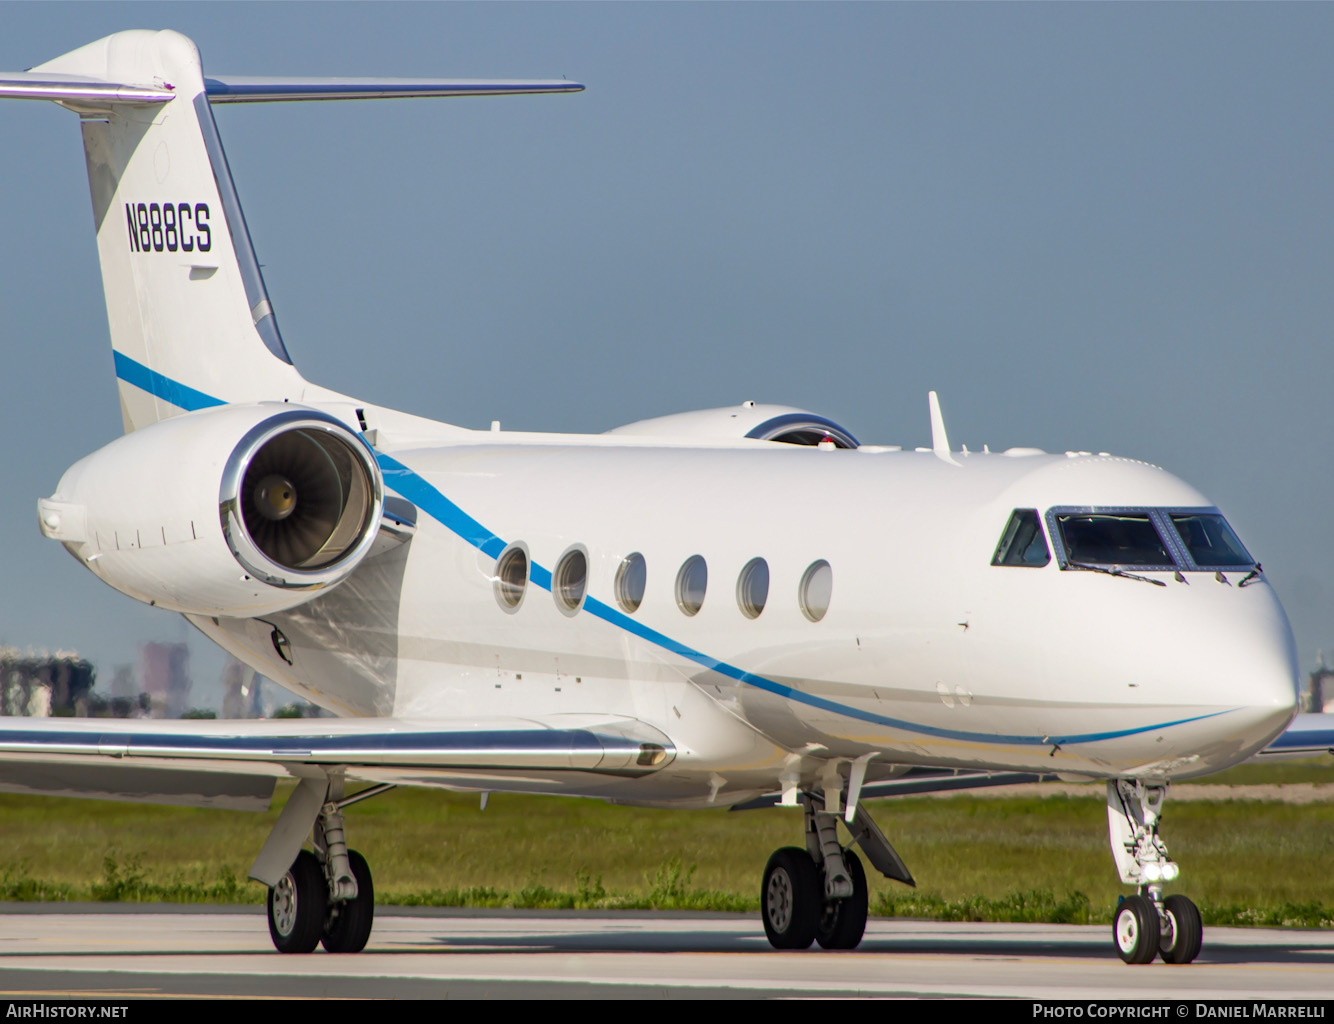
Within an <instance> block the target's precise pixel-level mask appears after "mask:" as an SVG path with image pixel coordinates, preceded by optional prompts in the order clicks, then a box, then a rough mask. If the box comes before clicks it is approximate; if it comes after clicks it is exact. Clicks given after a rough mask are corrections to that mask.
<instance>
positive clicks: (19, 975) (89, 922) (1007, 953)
mask: <svg viewBox="0 0 1334 1024" xmlns="http://www.w3.org/2000/svg"><path fill="white" fill-rule="evenodd" d="M803 995H817V996H984V997H1009V998H1022V999H1033V998H1045V999H1117V1000H1121V999H1127V998H1147V999H1155V998H1157V999H1237V1000H1250V999H1263V998H1266V997H1278V998H1287V999H1301V998H1331V997H1334V931H1308V930H1278V929H1253V930H1252V929H1237V928H1215V929H1208V930H1207V931H1206V933H1205V946H1204V952H1203V954H1202V955H1201V957H1200V959H1199V960H1198V961H1197V962H1196V963H1195V964H1193V965H1191V966H1189V967H1172V966H1167V965H1164V964H1161V963H1155V964H1152V965H1150V966H1146V967H1129V966H1126V965H1125V964H1123V963H1121V961H1120V960H1119V959H1117V957H1116V954H1115V952H1114V951H1113V949H1112V944H1111V928H1110V926H1105V927H1104V926H1094V927H1078V926H1062V925H1010V924H942V923H937V922H922V921H901V920H872V922H871V924H870V925H869V926H868V929H867V936H866V939H865V940H864V941H863V943H862V946H861V948H860V949H858V950H857V951H855V952H851V953H827V952H822V951H820V950H818V949H815V950H812V951H810V952H804V953H787V952H777V951H775V950H772V949H770V948H769V946H768V944H767V943H766V942H765V939H764V933H763V930H762V929H761V927H760V923H759V920H758V917H750V916H741V915H733V914H680V913H663V914H641V913H627V912H607V913H580V912H561V911H476V910H467V911H460V910H455V911H439V910H432V911H414V910H405V909H402V908H393V907H385V908H381V909H380V911H379V912H378V914H377V916H376V920H375V930H374V932H373V933H372V934H371V940H370V945H369V947H368V948H367V951H366V952H364V953H360V954H355V955H341V956H332V955H330V954H327V953H324V952H323V951H320V952H316V953H313V954H310V955H308V956H282V955H280V954H278V953H276V952H274V951H273V948H272V946H271V945H270V943H269V936H268V931H267V925H266V923H265V918H264V914H263V911H262V909H259V908H249V907H247V908H195V907H189V908H186V907H162V906H152V905H137V906H136V905H124V904H104V905H74V906H71V905H60V904H0V996H4V997H9V998H14V997H33V998H41V997H47V998H51V997H68V996H76V997H78V996H83V997H92V998H124V997H136V998H143V997H154V996H178V997H179V996H202V997H210V998H218V997H261V998H270V997H297V998H309V997H320V996H326V997H360V998H366V997H369V998H492V999H496V998H544V999H546V998H598V997H608V998H625V997H651V998H695V997H714V998H716V997H720V996H723V997H740V998H755V997H774V996H778V997H783V996H803Z"/></svg>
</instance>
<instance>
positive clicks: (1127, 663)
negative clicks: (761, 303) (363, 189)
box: [0, 31, 1334, 963]
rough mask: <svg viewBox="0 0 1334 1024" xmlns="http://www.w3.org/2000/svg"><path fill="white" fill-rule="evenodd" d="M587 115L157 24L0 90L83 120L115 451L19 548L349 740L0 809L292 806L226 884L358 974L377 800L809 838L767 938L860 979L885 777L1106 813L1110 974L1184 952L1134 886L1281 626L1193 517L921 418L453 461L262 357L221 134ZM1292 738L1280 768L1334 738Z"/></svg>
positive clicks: (4, 777)
mask: <svg viewBox="0 0 1334 1024" xmlns="http://www.w3.org/2000/svg"><path fill="white" fill-rule="evenodd" d="M580 88H582V87H581V86H579V85H576V84H574V83H571V82H565V81H504V82H488V81H442V80H405V79H390V80H370V79H347V80H325V79H263V80H260V79H253V78H228V77H219V78H214V77H209V76H206V75H205V74H204V72H203V70H202V67H201V63H200V57H199V53H198V51H197V50H196V48H195V46H194V44H193V43H192V42H191V41H190V40H189V39H186V38H185V37H184V36H181V35H179V34H177V33H175V32H147V31H131V32H121V33H117V34H116V35H113V36H110V37H108V38H106V39H102V40H99V41H98V42H95V43H91V44H89V45H88V46H85V47H82V48H80V49H78V50H75V51H73V52H72V53H68V54H65V55H64V56H62V57H58V58H56V59H55V60H52V61H50V62H48V63H46V64H43V65H41V66H40V67H37V68H34V69H32V70H30V71H27V72H21V73H7V74H3V75H0V95H3V96H8V97H15V98H28V99H43V100H51V101H54V102H56V103H58V104H59V105H60V106H62V107H65V108H67V109H69V110H71V111H73V112H75V113H76V114H78V116H79V121H80V127H81V129H82V132H83V142H84V149H85V152H86V154H87V164H88V176H89V183H90V188H91V193H92V205H93V216H94V221H95V224H96V228H97V245H98V252H99V255H100V257H101V266H102V276H103V285H104V288H105V293H106V303H107V316H108V320H109V323H110V331H111V343H112V349H113V353H114V361H115V368H116V375H117V378H118V387H119V389H120V404H121V411H122V414H123V417H124V422H125V431H126V433H125V435H124V436H123V437H121V438H119V439H117V440H114V441H112V442H111V443H110V444H108V445H106V446H105V447H103V448H100V449H98V450H97V451H95V452H93V453H92V454H91V455H89V456H87V457H86V458H84V459H81V460H80V461H79V462H77V463H75V464H74V465H73V466H72V467H70V469H69V470H68V471H66V473H65V475H64V476H63V477H62V478H61V480H60V484H59V486H58V487H57V489H56V491H55V493H54V495H52V496H51V497H50V498H47V499H43V500H42V501H40V502H39V518H40V525H41V530H42V532H43V534H45V535H46V536H47V537H49V538H51V539H53V540H55V541H59V542H60V543H61V544H63V545H64V546H65V548H66V549H67V550H68V551H69V552H70V554H72V555H73V556H74V557H75V558H77V559H78V560H79V561H80V562H81V563H82V564H84V565H85V566H87V568H88V569H89V570H90V571H91V572H93V573H94V574H96V575H97V576H98V577H99V578H100V579H102V580H104V581H105V582H106V583H108V584H110V585H111V586H112V587H114V588H115V589H117V590H119V591H121V592H122V593H125V594H128V595H130V596H131V597H134V598H136V599H137V600H140V601H143V602H146V603H148V604H150V605H156V606H158V607H160V608H166V609H170V610H172V611H176V612H180V613H181V614H183V615H185V616H186V618H187V619H189V621H190V622H191V623H193V624H194V625H195V626H197V627H198V628H199V629H200V630H201V631H202V632H203V633H205V634H206V635H207V636H209V637H210V638H212V639H213V640H214V641H216V642H217V643H218V644H219V645H221V646H222V647H223V648H225V649H226V650H227V651H229V652H230V653H231V654H233V655H235V656H236V657H237V658H240V659H241V660H242V661H244V662H246V663H247V664H249V665H251V666H253V667H254V668H255V669H256V670H257V671H258V672H261V673H263V674H264V675H266V676H269V677H270V678H272V679H274V680H277V681H278V682H280V683H282V685H284V686H286V687H288V688H289V689H291V690H292V691H294V692H296V693H298V694H301V695H302V696H303V697H305V698H307V699H308V700H310V701H313V702H314V703H316V704H318V705H320V706H321V707H324V708H327V709H330V710H332V711H334V712H336V713H337V714H338V715H339V716H341V717H339V718H337V719H324V720H312V721H296V722H292V721H273V722H232V721H218V722H189V723H185V722H166V721H163V722H144V721H115V720H106V719H102V720H68V719H66V720H29V719H13V720H8V721H6V722H5V723H4V724H3V727H2V728H0V784H2V785H3V787H4V788H6V789H9V790H18V791H23V792H35V793H52V794H63V795H84V796H92V797H100V798H108V799H116V798H119V799H139V800H158V801H163V802H173V803H181V804H192V805H200V806H219V807H238V808H251V809H262V808H264V807H267V805H268V801H269V799H270V797H271V795H272V793H273V789H274V782H275V780H276V779H279V778H286V779H295V780H296V782H297V785H296V789H295V791H294V792H293V794H292V796H291V798H290V799H289V800H288V802H287V804H286V806H285V808H284V810H283V812H282V814H281V816H280V817H279V819H278V821H277V824H276V825H275V827H274V829H273V832H272V834H271V835H270V836H269V838H268V839H267V841H266V842H265V844H264V846H263V848H262V849H261V850H260V852H259V855H258V857H257V859H256V860H255V863H254V865H253V867H252V869H251V875H252V877H254V878H256V879H258V880H259V881H261V882H263V883H265V884H266V885H268V886H269V887H270V889H269V901H268V905H269V926H270V932H271V934H272V937H273V941H274V944H275V945H276V946H277V948H278V949H279V950H282V951H284V952H293V953H295V952H309V951H311V950H313V949H314V948H315V947H316V946H317V945H318V944H320V943H322V944H323V945H324V947H325V948H326V949H328V950H331V951H345V952H346V951H356V950H360V949H361V948H362V947H363V946H364V945H365V944H366V941H367V938H368V936H369V934H370V929H371V921H372V914H373V895H372V881H371V873H370V869H369V867H368V866H367V864H366V861H365V860H364V858H362V857H361V856H360V855H359V854H358V853H357V852H356V851H355V850H352V849H349V847H348V842H347V838H346V827H347V826H346V825H345V820H344V812H345V810H346V809H347V808H348V807H349V806H350V805H351V804H354V803H355V802H357V801H359V800H363V799H367V798H370V797H373V796H374V795H376V794H378V793H382V792H384V791H385V790H388V789H390V788H392V787H394V786H399V785H410V786H426V787H436V788H440V789H447V790H456V791H457V790H465V791H474V792H480V793H488V792H491V791H511V792H525V793H556V794H566V795H578V796H585V797H595V798H598V799H602V800H607V801H611V802H613V803H627V804H636V805H649V806H660V807H699V808H707V807H727V806H736V805H739V804H745V803H759V804H762V803H764V802H766V801H770V802H780V803H782V804H785V805H798V806H801V807H802V808H804V811H805V836H804V842H801V844H800V845H796V846H792V847H787V848H784V849H781V850H778V851H777V852H775V853H774V855H773V856H772V858H771V859H770V861H769V864H768V866H767V868H766V869H765V872H764V877H763V883H762V890H761V891H762V917H763V922H764V928H765V931H766V933H767V935H768V937H769V940H770V942H772V944H773V945H774V946H776V947H779V948H786V949H797V948H806V947H808V946H810V945H811V943H812V942H818V943H819V944H820V945H821V946H823V947H825V948H836V949H850V948H853V947H855V946H856V945H857V944H858V943H859V942H860V940H861V937H862V932H863V928H864V926H865V923H866V915H867V886H866V875H865V872H864V870H863V868H862V864H861V861H860V859H859V857H858V856H857V854H856V853H854V852H853V850H852V847H853V846H854V845H855V846H860V848H861V850H862V852H863V854H864V856H866V857H867V859H869V861H870V863H871V865H872V866H873V867H874V868H875V869H877V870H879V871H880V872H882V873H883V874H884V875H886V876H888V877H889V878H892V879H897V880H899V881H902V882H906V883H908V884H913V879H912V875H911V874H910V873H909V871H908V869H907V867H906V866H905V865H904V863H903V862H902V860H901V859H900V858H899V856H898V855H897V853H895V851H894V849H893V847H892V846H891V845H890V842H889V840H888V839H887V838H886V837H885V835H884V833H883V832H882V831H881V830H880V829H879V828H878V827H877V826H876V824H875V823H874V822H873V821H872V819H871V817H870V816H869V815H868V813H867V809H866V804H865V802H864V798H865V797H866V796H867V795H871V794H874V793H876V792H878V791H879V790H878V789H877V787H881V786H884V785H886V784H889V783H890V782H891V781H892V780H893V779H895V778H896V777H902V776H905V775H907V774H908V773H911V772H915V771H920V770H921V769H926V768H929V769H935V770H936V771H938V772H940V771H943V772H946V773H948V772H956V773H957V772H966V773H970V774H971V776H972V777H978V776H979V775H986V773H995V774H993V775H992V776H991V777H992V778H993V779H1012V778H1017V777H1021V776H1023V775H1024V774H1028V775H1034V776H1039V775H1040V776H1046V775H1052V774H1059V775H1060V776H1062V777H1066V778H1078V779H1101V780H1106V785H1107V794H1108V820H1109V823H1110V832H1111V845H1112V852H1113V854H1114V856H1115V860H1116V863H1117V867H1118V869H1119V871H1120V874H1121V878H1122V881H1123V882H1124V883H1126V884H1127V885H1129V886H1133V887H1134V888H1135V890H1136V892H1135V894H1134V895H1131V896H1129V897H1127V898H1125V899H1123V900H1122V901H1121V902H1120V903H1119V905H1118V907H1117V909H1116V911H1115V915H1114V917H1115V922H1114V934H1115V939H1116V946H1117V950H1118V952H1119V953H1120V955H1121V957H1122V958H1123V959H1125V960H1127V961H1129V962H1139V963H1143V962H1148V961H1150V960H1152V959H1154V958H1155V957H1156V956H1161V957H1162V958H1163V959H1164V960H1167V961H1171V962H1174V963H1186V962H1189V961H1191V960H1193V959H1194V958H1195V956H1196V955H1197V954H1198V952H1199V949H1200V942H1201V925H1200V916H1199V912H1198V911H1197V909H1196V907H1195V905H1194V904H1193V903H1192V902H1191V901H1190V900H1189V899H1187V898H1186V897H1185V896H1182V895H1179V894H1174V895H1168V896H1164V894H1163V887H1164V884H1165V883H1168V882H1170V881H1172V880H1173V879H1174V878H1175V877H1176V875H1177V867H1176V865H1175V864H1174V863H1173V862H1172V861H1171V859H1170V858H1169V857H1168V853H1167V848H1166V846H1165V845H1164V842H1163V839H1162V837H1161V836H1160V834H1159V828H1158V824H1159V816H1160V814H1161V811H1162V807H1163V799H1164V796H1165V795H1166V793H1167V790H1168V786H1169V783H1170V782H1171V781H1173V780H1175V779H1181V778H1189V777H1192V776H1196V775H1204V774H1207V773H1209V772H1214V771H1217V770H1219V769H1221V768H1225V767H1227V766H1229V765H1232V764H1235V763H1237V762H1238V761H1240V760H1242V759H1244V758H1247V757H1249V756H1251V755H1252V754H1254V753H1256V752H1257V751H1260V750H1262V749H1264V748H1265V747H1266V746H1267V745H1268V744H1270V743H1271V742H1272V741H1274V740H1275V738H1276V737H1279V736H1280V734H1283V733H1284V730H1285V728H1286V727H1287V726H1288V724H1289V722H1290V720H1291V719H1292V717H1293V714H1294V711H1295V709H1296V701H1297V689H1296V673H1297V669H1296V660H1295V655H1294V647H1293V640H1292V635H1291V631H1290V629H1289V627H1288V623H1287V620H1286V618H1285V616H1284V613H1283V610H1282V608H1281V607H1280V606H1279V602H1278V600H1277V599H1276V598H1275V596H1274V593H1273V591H1272V590H1271V588H1270V586H1269V585H1268V583H1267V582H1266V581H1265V577H1264V575H1263V573H1262V572H1261V569H1260V566H1259V565H1258V564H1257V563H1256V562H1255V561H1254V559H1253V558H1252V557H1251V555H1250V554H1249V553H1248V552H1247V550H1246V549H1245V548H1244V547H1243V545H1242V543H1241V541H1240V540H1239V539H1238V538H1237V536H1236V534H1235V533H1234V532H1233V531H1232V529H1231V528H1230V527H1229V526H1228V523H1227V521H1226V519H1225V518H1224V517H1223V515H1222V514H1221V513H1220V512H1219V510H1218V509H1217V508H1216V507H1214V505H1213V503H1212V502H1210V501H1209V499H1208V498H1206V497H1205V496H1204V495H1202V494H1200V493H1199V492H1198V491H1196V490H1195V489H1194V488H1192V487H1190V486H1188V485H1187V484H1185V483H1183V482H1181V481H1180V480H1178V479H1177V478H1175V477H1173V476H1172V475H1170V474H1168V473H1166V472H1164V471H1163V470H1161V469H1159V468H1157V467H1156V466H1151V465H1147V464H1145V463H1142V462H1137V461H1135V460H1133V459H1127V458H1118V457H1113V456H1111V455H1107V454H1105V453H1100V454H1090V453H1087V452H1066V453H1063V454H1046V453H1044V452H1041V451H1037V450H1034V449H1010V450H1009V451H1005V452H1000V453H993V452H987V451H983V452H981V453H977V452H968V451H954V450H953V449H952V448H951V446H950V445H949V443H948V441H947V438H946V432H945V427H944V422H943V420H942V418H941V416H940V409H939V404H938V403H937V402H936V400H935V396H934V394H932V396H931V401H930V403H929V411H930V413H931V423H932V437H933V444H932V447H931V448H926V449H918V450H917V451H901V450H899V449H897V448H887V447H874V446H866V445H860V446H859V445H858V443H857V441H856V439H854V438H853V437H852V435H851V434H849V433H848V431H846V430H844V429H843V428H841V427H840V426H839V425H838V424H837V423H834V422H832V421H830V420H827V419H824V418H822V417H820V416H816V415H813V414H810V413H807V412H804V411H801V410H798V409H791V408H786V407H774V406H764V405H756V404H754V403H751V402H747V403H744V404H742V405H740V406H738V407H736V408H731V409H722V410H710V411H705V412H697V413H686V414H683V415H679V416H669V417H665V418H662V419H657V420H648V421H644V422H640V423H633V424H630V425H628V426H624V427H620V428H618V429H616V430H613V431H610V432H608V433H606V434H601V435H594V436H586V435H566V434H530V433H512V432H502V431H500V430H499V429H493V430H490V431H473V430H467V429H464V428H461V427H456V426H451V425H449V424H446V423H438V422H435V421H432V420H427V419H423V418H419V417H416V416H411V415H407V414H404V413H400V412H396V411H394V410H392V409H387V408H381V407H378V406H374V405H371V404H369V403H367V402H363V401H359V400H357V399H356V398H353V397H349V396H346V395H342V394H337V393H335V392H332V391H329V390H326V389H325V388H322V387H320V386H319V385H317V384H314V383H311V382H309V381H308V380H306V378H305V377H304V376H303V375H302V374H301V373H300V372H298V370H297V368H296V367H295V366H293V365H292V362H291V360H290V359H289V358H288V354H287V351H286V349H285V348H284V346H283V341H282V337H281V335H280V333H279V331H278V324H277V321H276V320H275V318H274V313H273V308H272V306H271V305H270V302H269V298H268V295H267V294H266V292H265V288H264V282H263V280H262V278H261V275H260V271H259V264H258V262H257V261H256V258H255V253H254V251H253V249H252V247H251V242H250V237H249V234H248V232H247V229H246V222H245V218H244V217H243V216H242V213H241V208H240V205H239V203H238V201H237V196H236V191H235V189H234V187H233V184H232V179H231V176H230V174H229V171H228V168H227V161H226V158H225V156H224V155H223V149H222V144H221V141H220V140H219V137H218V131H217V127H216V126H215V124H214V120H213V114H212V111H211V106H212V104H215V103H250V102H268V101H275V100H329V99H359V98H377V97H393V96H468V95H499V94H516V93H547V92H574V91H578V90H579V89H580ZM1304 736H1305V738H1304V739H1301V740H1299V741H1294V742H1293V743H1289V745H1288V747H1287V749H1288V751H1289V752H1293V751H1296V750H1298V749H1307V748H1309V749H1311V750H1324V749H1326V748H1327V747H1328V746H1329V745H1330V744H1331V743H1332V742H1334V738H1332V737H1331V736H1330V735H1328V730H1324V731H1321V730H1319V729H1316V730H1308V732H1307V734H1304ZM1303 743H1305V744H1306V746H1305V747H1303V746H1302V744H1303ZM840 821H841V822H842V823H843V824H842V826H840V824H839V823H840ZM840 827H843V828H844V829H845V830H846V831H847V833H848V835H849V836H850V838H848V839H847V841H846V842H844V840H843V838H842V837H841V835H840V832H839V828H840ZM308 837H313V840H312V844H311V845H312V846H313V851H312V850H307V849H303V846H304V844H305V843H306V840H307V839H308ZM794 838H795V837H794Z"/></svg>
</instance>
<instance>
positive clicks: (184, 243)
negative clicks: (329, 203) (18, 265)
mask: <svg viewBox="0 0 1334 1024" xmlns="http://www.w3.org/2000/svg"><path fill="white" fill-rule="evenodd" d="M33 74H34V75H42V76H46V77H48V78H49V79H50V80H52V81H59V78H58V76H68V75H73V76H83V77H86V78H91V79H93V80H100V81H101V82H102V83H105V84H109V85H113V86H116V87H117V90H118V91H117V92H116V93H112V94H106V93H104V94H102V95H92V96H90V95H86V94H85V95H82V96H78V97H71V98H64V97H61V102H62V103H64V104H65V105H66V106H69V107H72V108H74V109H75V110H77V111H78V113H79V115H80V118H81V121H82V129H83V147H84V153H85V155H86V157H87V161H88V184H89V188H90V190H91V192H92V199H93V218H94V222H95V225H96V228H97V249H98V255H99V257H100V259H101V262H102V287H103V290H104V292H105V293H106V302H107V320H108V322H109V324H110V328H111V347H112V349H113V350H114V353H115V362H116V376H117V378H118V381H117V383H118V385H119V388H120V406H121V415H122V417H123V418H124V421H125V429H126V430H127V431H130V430H135V429H137V428H138V427H142V426H144V425H146V424H148V423H154V422H156V421H158V420H160V419H165V418H166V417H168V416H173V415H175V414H176V413H178V412H181V411H182V410H183V409H191V408H198V407H199V406H200V405H201V404H214V403H215V402H217V401H228V402H235V401H259V400H263V399H281V398H285V397H288V396H291V397H299V394H300V391H301V388H302V385H303V383H304V382H303V381H302V378H301V375H300V374H299V373H297V371H296V368H295V367H294V366H292V361H291V359H290V358H289V357H288V355H287V350H286V348H284V347H283V342H282V337H281V335H280V334H279V333H278V325H277V322H276V320H275V319H274V316H273V310H272V307H271V306H270V305H269V300H268V295H267V293H266V292H265V290H264V280H263V278H262V277H261V276H260V272H259V263H258V262H257V261H256V259H255V253H254V250H253V248H252V247H251V244H250V235H249V232H248V231H247V229H246V224H245V217H244V216H243V215H242V213H241V204H240V203H239V202H238V201H237V198H236V189H235V187H234V186H233V184H232V178H231V173H230V172H229V171H228V169H227V158H226V156H225V155H224V154H223V151H222V143H221V141H220V140H219V138H218V130H217V127H216V125H215V124H214V122H213V112H212V110H211V109H210V108H209V102H208V95H207V92H206V90H205V86H204V75H203V70H202V68H201V65H200V59H199V51H198V50H197V49H196V48H195V45H194V43H192V42H191V41H190V40H189V39H187V38H185V36H182V35H180V34H179V33H176V32H145V31H133V32H119V33H117V34H116V35H113V36H108V37H107V38H105V39H101V40H99V41H97V42H95V43H90V44H89V45H87V46H84V47H81V48H79V49H77V50H74V51H73V52H72V53H67V54H65V55H64V56H63V57H57V58H56V59H55V60H53V61H50V62H48V63H47V64H43V65H42V66H40V67H38V68H34V69H33ZM120 83H129V84H130V86H131V87H132V88H133V87H138V88H139V89H140V92H141V93H147V92H148V91H149V90H148V89H147V88H144V87H152V89H153V90H155V91H156V92H157V93H158V95H156V96H148V95H136V96H134V97H133V98H132V99H131V101H130V102H124V101H123V100H122V99H121V96H122V95H123V93H124V92H125V91H126V88H125V86H123V85H120ZM208 399H212V400H213V401H212V402H210V401H208Z"/></svg>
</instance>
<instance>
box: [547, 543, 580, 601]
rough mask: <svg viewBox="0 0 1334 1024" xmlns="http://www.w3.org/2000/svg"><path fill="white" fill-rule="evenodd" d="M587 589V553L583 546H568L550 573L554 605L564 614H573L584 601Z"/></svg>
mask: <svg viewBox="0 0 1334 1024" xmlns="http://www.w3.org/2000/svg"><path fill="white" fill-rule="evenodd" d="M587 591H588V555H587V554H585V552H584V550H583V548H570V550H569V551H567V552H565V554H563V555H561V556H560V561H558V562H557V563H556V571H555V572H553V573H552V574H551V596H552V597H554V598H555V599H556V607H557V608H559V609H560V610H561V611H562V612H564V613H565V614H566V615H573V614H574V613H575V612H577V611H578V610H579V609H580V608H581V607H582V606H583V603H584V594H585V593H586V592H587Z"/></svg>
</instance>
